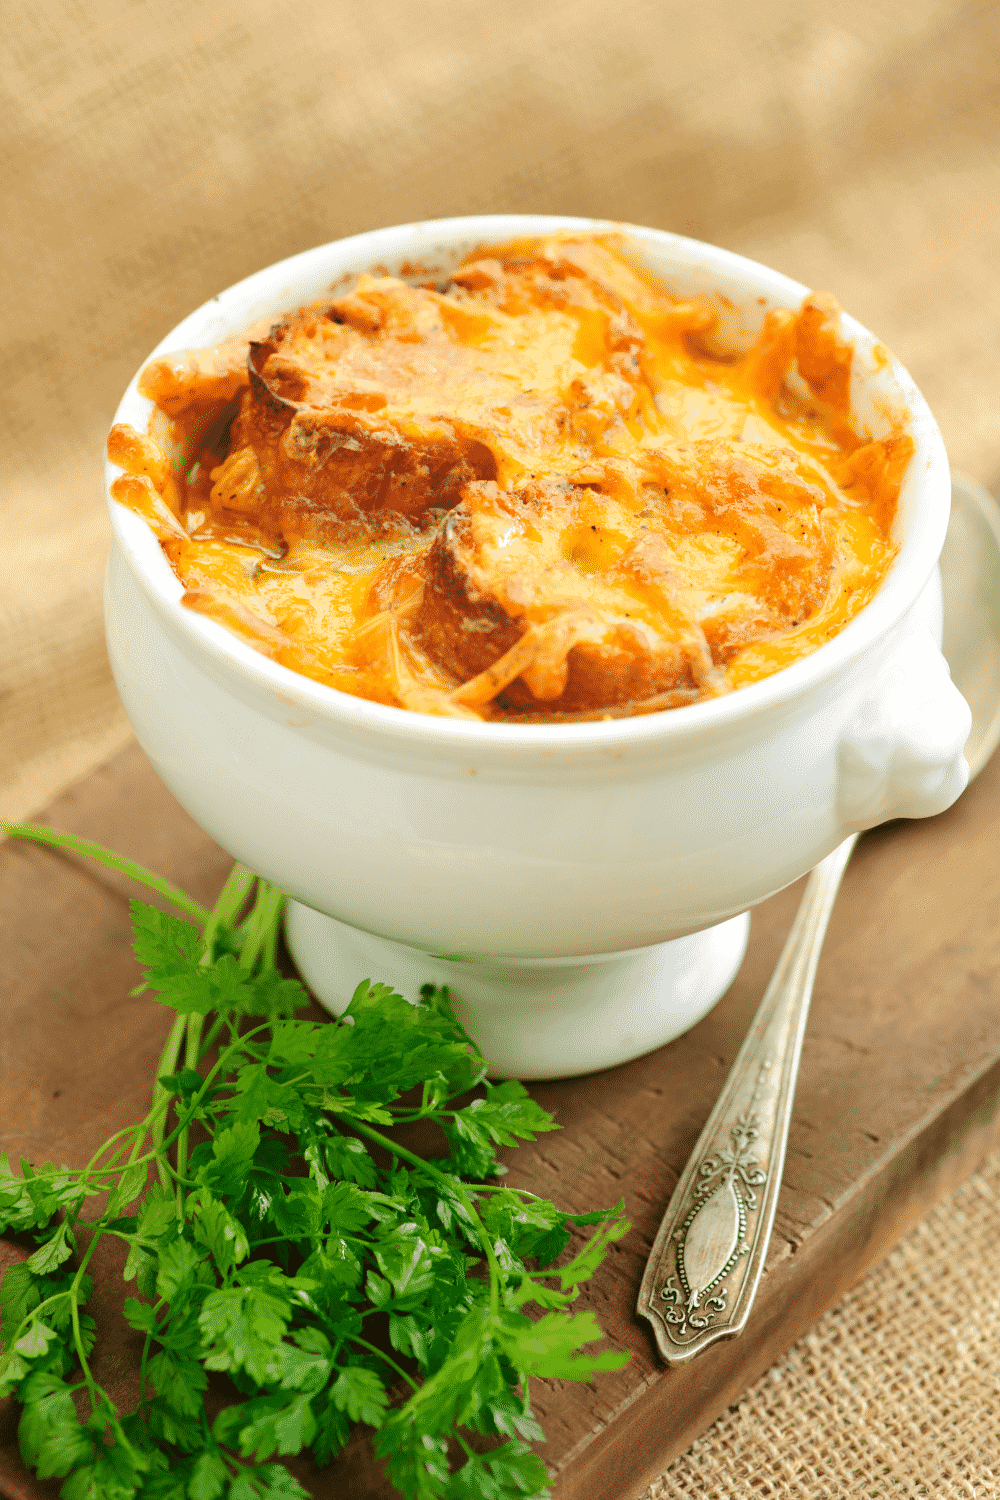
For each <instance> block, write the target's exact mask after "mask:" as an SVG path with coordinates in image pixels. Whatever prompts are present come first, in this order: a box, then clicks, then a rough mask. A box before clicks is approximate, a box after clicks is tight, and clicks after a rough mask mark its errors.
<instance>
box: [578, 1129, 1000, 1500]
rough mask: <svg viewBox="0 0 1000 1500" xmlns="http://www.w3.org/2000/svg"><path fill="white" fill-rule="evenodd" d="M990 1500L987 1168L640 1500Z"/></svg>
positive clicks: (996, 1288)
mask: <svg viewBox="0 0 1000 1500" xmlns="http://www.w3.org/2000/svg"><path fill="white" fill-rule="evenodd" d="M997 1495H1000V1156H994V1157H992V1158H991V1159H990V1160H989V1161H988V1162H987V1163H986V1164H985V1166H984V1167H983V1168H982V1169H981V1170H980V1171H979V1172H978V1173H977V1174H976V1175H975V1176H974V1177H971V1178H970V1179H969V1180H968V1181H967V1182H965V1183H964V1184H963V1185H962V1186H961V1187H960V1188H959V1189H958V1191H957V1192H956V1193H954V1194H953V1195H952V1197H951V1198H949V1199H947V1200H946V1201H945V1202H944V1203H941V1204H939V1206H938V1207H937V1208H936V1209H935V1210H934V1211H933V1213H932V1214H931V1215H930V1217H929V1218H928V1219H927V1220H926V1221H925V1222H924V1223H923V1224H921V1225H919V1226H918V1228H916V1229H914V1230H913V1231H912V1233H911V1234H909V1235H907V1237H906V1239H904V1240H903V1241H902V1242H901V1244H899V1245H898V1246H897V1247H896V1249H895V1250H894V1251H893V1252H892V1253H891V1254H890V1255H889V1256H888V1257H887V1258H886V1260H884V1261H883V1262H882V1264H881V1265H880V1266H878V1267H877V1268H876V1269H875V1270H874V1271H872V1272H870V1273H869V1275H868V1276H866V1277H865V1279H864V1281H862V1282H861V1283H860V1285H859V1286H857V1287H856V1288H855V1290H854V1291H853V1292H851V1293H850V1294H849V1295H848V1296H847V1297H845V1298H844V1299H843V1301H842V1302H840V1303H839V1304H838V1306H837V1307H835V1308H834V1309H833V1310H832V1311H831V1312H829V1313H827V1314H826V1316H825V1317H824V1318H822V1319H821V1320H820V1322H819V1323H817V1325H816V1327H815V1328H814V1329H813V1330H812V1332H811V1333H809V1334H807V1336H806V1337H805V1338H804V1339H801V1340H800V1342H799V1343H797V1344H796V1345H795V1346H794V1348H792V1349H790V1350H789V1352H788V1353H787V1354H786V1355H785V1356H784V1358H782V1359H780V1360H779V1361H778V1362H777V1364H776V1365H774V1366H773V1368H772V1369H771V1370H769V1371H768V1373H767V1374H766V1375H765V1376H763V1378H762V1379H761V1380H759V1381H758V1382H757V1384H756V1385H755V1386H754V1387H753V1388H752V1389H751V1390H749V1391H748V1392H747V1393H746V1395H745V1396H744V1397H743V1399H742V1401H740V1403H739V1405H738V1406H735V1407H733V1408H732V1409H731V1410H730V1411H728V1412H726V1413H725V1414H724V1415H723V1416H722V1417H720V1418H719V1419H718V1421H717V1422H716V1423H715V1425H714V1426H713V1427H711V1428H710V1429H709V1431H708V1432H706V1433H705V1435H704V1436H703V1437H702V1438H700V1439H699V1440H698V1441H697V1442H696V1443H695V1444H694V1446H693V1448H691V1449H690V1450H689V1452H687V1453H686V1454H685V1455H684V1456H683V1458H680V1459H678V1460H677V1461H676V1462H675V1463H674V1464H673V1465H671V1467H670V1469H669V1470H668V1471H667V1473H666V1474H665V1475H664V1476H663V1478H662V1479H660V1480H659V1481H658V1482H657V1483H656V1484H654V1485H653V1486H652V1487H651V1489H650V1490H649V1491H648V1492H647V1495H646V1500H742V1497H744V1496H745V1497H747V1500H750V1497H753V1500H959V1497H961V1500H995V1497H996V1496H997ZM608 1500H611V1497H608Z"/></svg>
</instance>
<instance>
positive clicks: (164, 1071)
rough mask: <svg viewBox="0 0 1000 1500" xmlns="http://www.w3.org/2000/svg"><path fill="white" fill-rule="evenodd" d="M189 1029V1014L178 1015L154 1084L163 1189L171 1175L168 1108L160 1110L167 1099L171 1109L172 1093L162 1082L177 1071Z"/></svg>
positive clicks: (157, 1151) (155, 1144) (157, 1153)
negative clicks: (165, 1141)
mask: <svg viewBox="0 0 1000 1500" xmlns="http://www.w3.org/2000/svg"><path fill="white" fill-rule="evenodd" d="M186 1030H187V1016H178V1017H177V1019H176V1020H175V1021H174V1024H173V1026H171V1028H170V1035H169V1036H168V1037H167V1041H166V1045H165V1047H164V1048H163V1052H162V1053H161V1055H160V1061H159V1064H158V1065H157V1069H156V1082H155V1083H154V1085H153V1115H154V1116H155V1121H154V1124H153V1151H154V1153H155V1156H156V1170H157V1171H158V1172H159V1174H160V1186H161V1187H162V1188H163V1191H164V1192H165V1193H166V1192H169V1190H170V1177H169V1174H168V1173H167V1169H166V1166H165V1165H164V1161H163V1149H164V1148H163V1137H164V1133H165V1131H166V1128H167V1109H164V1110H162V1111H161V1110H160V1105H161V1104H163V1103H164V1101H166V1104H167V1106H168V1109H169V1105H170V1100H171V1097H172V1096H171V1095H170V1094H169V1093H168V1092H167V1090H166V1089H165V1088H164V1087H163V1084H162V1083H161V1082H160V1079H161V1078H169V1077H170V1076H171V1075H172V1074H173V1073H175V1072H176V1071H177V1059H178V1057H179V1055H180V1050H181V1042H182V1041H183V1040H184V1033H185V1031H186Z"/></svg>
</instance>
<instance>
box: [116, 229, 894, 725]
mask: <svg viewBox="0 0 1000 1500" xmlns="http://www.w3.org/2000/svg"><path fill="white" fill-rule="evenodd" d="M414 279H415V278H414ZM716 321H717V315H716V311H715V309H714V306H713V304H712V303H711V302H710V301H709V300H708V299H695V300H679V299H678V298H677V297H675V296H673V295H672V294H671V292H670V291H669V290H668V289H667V288H666V287H665V286H663V285H662V284H661V283H660V282H659V280H658V279H657V278H656V277H655V276H653V275H652V273H651V272H650V271H648V270H647V269H645V268H644V267H643V266H642V264H641V263H640V261H639V260H638V259H635V258H633V256H632V254H631V253H630V247H629V244H628V241H627V240H626V239H624V238H622V237H618V236H612V235H602V236H594V237H585V236H556V237H551V238H545V239H531V240H522V241H517V242H514V243H511V244H506V245H499V246H490V247H486V248H481V249H479V250H478V251H476V252H475V253H474V254H473V255H471V256H469V257H467V258H466V260H465V261H464V262H463V263H462V264H461V265H460V266H459V267H458V268H457V269H456V270H455V271H454V272H453V273H452V274H451V275H450V276H449V277H448V278H447V279H445V280H444V281H440V282H436V281H424V282H423V283H422V284H416V285H415V284H411V282H410V281H408V280H404V279H398V278H395V277H390V276H382V275H369V276H361V277H360V278H359V279H358V281H357V285H356V286H355V288H354V289H353V290H352V291H350V292H348V293H346V294H343V295H337V294H335V293H334V294H331V296H330V297H329V298H327V299H325V300H323V301H321V302H318V303H315V304H313V305H311V306H308V307H303V308H300V309H299V310H298V311H296V312H293V313H290V314H289V315H288V316H286V317H284V318H282V319H281V320H280V321H279V322H277V323H276V324H275V325H274V326H273V327H272V328H270V330H269V331H265V330H255V331H251V333H250V334H248V335H247V336H246V337H244V338H242V339H233V340H230V341H229V342H227V343H225V344H221V345H219V346H218V347H217V348H214V349H207V350H199V351H194V352H184V353H171V354H167V355H164V356H162V357H161V358H159V359H156V360H154V361H153V362H152V363H151V364H150V365H148V366H147V368H146V369H145V370H144V371H143V374H142V376H141V379H140V384H139V389H140V391H141V392H142V393H143V394H144V395H146V396H148V397H149V398H150V400H151V401H152V402H153V403H154V406H155V411H154V415H153V419H152V421H151V423H150V427H149V431H148V433H145V434H141V433H139V432H137V431H136V430H135V429H134V428H131V427H128V426H125V425H119V426H116V427H114V428H113V429H112V432H111V435H110V437H109V439H108V455H109V457H110V459H111V460H112V462H113V463H115V464H116V465H118V466H119V467H120V468H121V469H122V470H123V471H124V472H123V474H122V476H121V477H120V478H118V479H117V480H116V481H115V482H114V484H113V485H112V494H113V495H114V497H115V498H116V499H117V500H119V501H121V502H123V503H124V504H125V505H128V506H130V507H131V508H132V509H134V510H136V511H138V512H139V513H140V514H141V515H142V516H144V517H145V519H146V520H147V521H148V522H149V524H150V525H151V526H152V527H153V529H154V531H155V532H156V534H157V536H158V537H159V540H160V543H161V545H162V547H163V550H164V552H165V553H166V556H167V558H168V559H169V561H170V564H171V567H172V568H173V570H174V572H175V573H176V575H177V577H178V578H179V579H180V581H181V583H182V584H183V586H184V590H185V592H184V596H183V602H184V604H185V605H186V606H187V607H188V608H190V609H193V610H197V611H199V612H201V613H202V614H205V615H208V616H210V617H211V618H212V619H215V620H217V621H220V622H221V623H222V624H224V625H225V626H227V627H228V628H229V629H230V630H232V631H235V632H236V633H237V634H238V635H240V636H242V637H243V638H244V639H245V640H247V641H249V642H250V644H251V645H253V646H254V647H255V648H256V649H257V650H258V651H260V652H262V653H263V654H264V655H266V656H269V657H271V658H273V659H274V660H275V661H278V662H281V663H283V664H284V665H286V666H288V667H291V668H293V669H294V670H295V671H298V672H301V673H304V674H305V675H306V676H308V677H312V678H315V679H316V680H317V681H319V682H322V683H326V684H328V685H329V686H331V687H335V688H338V689H340V690H341V691H343V692H347V693H353V694H355V695H356V696H359V697H362V698H369V699H374V700H375V701H377V702H380V703H387V704H392V705H395V706H398V707H402V708H407V709H412V710H416V711H417V712H420V713H430V714H442V715H449V716H452V717H456V716H457V717H461V718H473V719H490V720H501V721H510V722H539V721H541V722H560V721H567V720H574V719H599V718H609V717H619V716H622V715H629V714H639V713H649V712H652V711H655V710H660V709H669V708H674V707H678V706H680V705H682V704H689V703H694V702H696V701H698V700H699V699H704V698H709V697H714V696H717V695H719V694H722V693H728V692H730V691H732V690H733V689H737V688H740V687H743V686H745V685H746V684H748V683H751V682H754V681H757V680H758V679H760V678H762V677H766V676H768V675H770V674H771V673H773V672H775V671H777V670H778V669H780V668H782V667H784V666H787V665H788V664H789V663H791V662H793V661H795V660H797V659H798V658H800V657H802V656H804V655H806V654H807V653H809V652H811V651H815V650H816V649H817V648H818V647H819V646H821V645H822V644H823V643H824V642H825V641H826V640H827V639H828V638H829V637H830V636H833V635H835V634H836V633H837V632H838V631H839V630H841V629H842V628H843V626H844V625H845V624H846V623H847V622H848V621H849V620H850V619H851V618H852V617H853V616H854V615H856V614H857V612H858V610H860V609H861V608H862V607H863V606H864V605H865V604H866V603H867V602H868V600H869V599H871V597H872V595H873V594H874V593H875V591H876V590H877V588H878V586H879V584H880V583H881V581H882V579H883V577H884V576H885V573H886V570H887V569H888V567H889V565H890V563H891V561H892V558H893V556H894V552H895V548H894V545H893V542H892V540H891V536H890V532H891V525H892V520H893V516H894V513H895V507H896V502H897V498H898V495H899V487H900V483H901V480H902V476H903V473H904V471H905V468H906V465H907V462H908V461H909V458H910V455H911V453H912V451H913V442H912V439H911V438H910V437H909V436H908V435H907V434H906V433H905V431H903V430H902V429H901V430H899V431H898V432H896V433H895V434H894V435H892V436H890V437H888V438H884V439H882V440H880V441H874V442H873V441H867V440H865V439H864V438H862V437H859V436H858V435H857V434H856V433H855V432H854V431H853V430H852V428H851V426H850V423H849V410H850V400H849V385H850V374H851V360H852V353H853V351H852V348H851V346H850V344H849V343H847V342H846V341H845V339H844V338H843V337H842V335H841V333H840V310H839V308H838V306H837V304H836V302H835V301H834V299H833V298H832V297H831V296H829V295H828V294H825V293H814V294H813V295H811V296H809V297H808V298H806V300H805V301H804V302H803V304H802V307H801V308H800V310H799V311H798V312H797V313H792V312H784V311H772V312H770V313H768V314H767V316H766V318H765V319H764V323H763V328H762V331H761V333H760V336H759V337H758V339H757V340H756V342H755V343H754V344H753V346H752V347H751V348H750V349H748V350H746V351H745V352H740V353H732V352H726V351H724V350H722V349H720V347H719V346H718V344H717V341H716V337H715V325H716ZM192 446H193V451H194V452H195V454H196V457H195V460H194V462H189V464H188V466H187V468H186V472H184V473H183V474H177V473H175V472H174V468H173V465H172V459H171V455H172V454H173V452H174V451H182V450H186V451H188V452H191V451H192Z"/></svg>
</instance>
